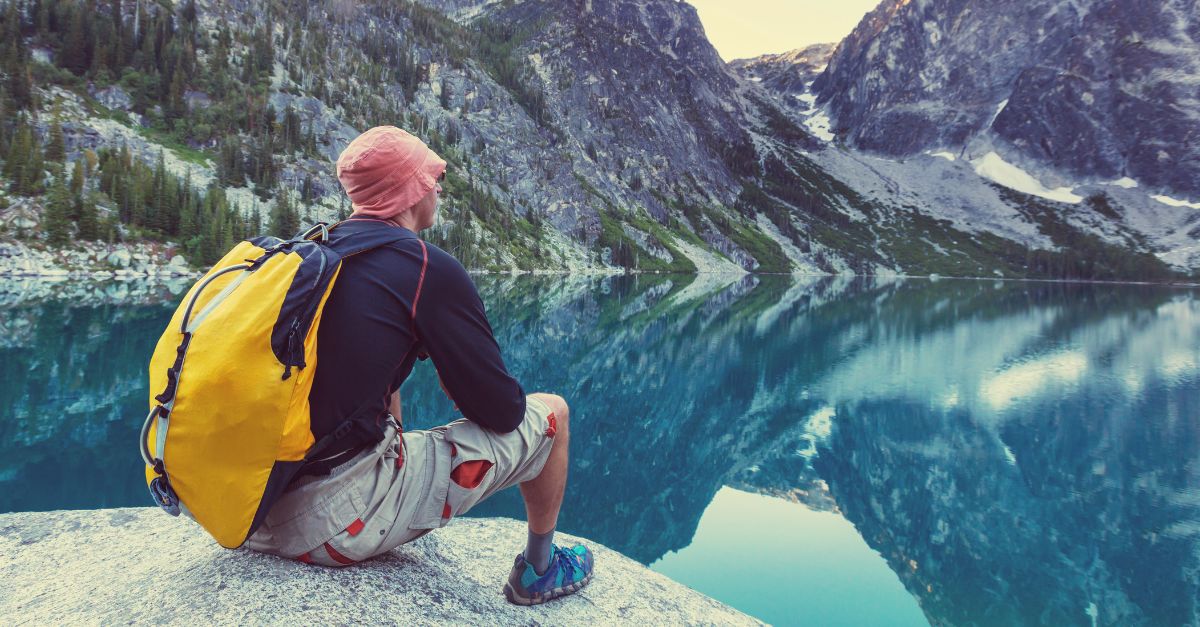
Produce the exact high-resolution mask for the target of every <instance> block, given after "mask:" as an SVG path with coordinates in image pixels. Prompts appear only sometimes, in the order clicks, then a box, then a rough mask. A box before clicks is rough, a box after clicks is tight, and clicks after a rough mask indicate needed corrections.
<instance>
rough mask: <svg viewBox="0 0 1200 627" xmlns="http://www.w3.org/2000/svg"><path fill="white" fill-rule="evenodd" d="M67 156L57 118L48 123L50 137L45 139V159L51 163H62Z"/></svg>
mask: <svg viewBox="0 0 1200 627" xmlns="http://www.w3.org/2000/svg"><path fill="white" fill-rule="evenodd" d="M66 156H67V148H66V143H65V142H64V141H63V130H62V125H61V124H59V123H58V120H54V123H53V124H51V125H50V138H49V139H48V140H47V141H46V160H47V161H50V162H53V163H62V161H63V159H64V158H66Z"/></svg>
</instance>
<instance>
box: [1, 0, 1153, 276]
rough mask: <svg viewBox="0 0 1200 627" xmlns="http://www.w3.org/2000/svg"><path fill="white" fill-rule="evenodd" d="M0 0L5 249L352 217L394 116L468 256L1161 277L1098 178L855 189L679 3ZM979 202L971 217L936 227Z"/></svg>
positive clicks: (210, 248)
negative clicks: (952, 189) (1095, 191)
mask: <svg viewBox="0 0 1200 627" xmlns="http://www.w3.org/2000/svg"><path fill="white" fill-rule="evenodd" d="M0 7H2V15H3V24H2V25H0V29H2V30H0V32H3V34H4V37H3V51H2V59H0V79H2V81H0V82H2V84H0V157H2V158H3V172H2V176H3V180H0V186H2V187H3V188H4V190H5V191H4V193H3V195H0V244H3V242H4V241H8V242H12V243H13V244H12V245H10V248H8V249H6V250H10V251H15V252H12V253H9V254H13V255H18V256H20V255H31V254H34V253H38V251H43V252H46V254H53V253H54V251H58V250H69V249H71V248H72V247H79V246H84V247H85V248H86V247H87V246H89V244H87V242H98V244H95V245H92V246H106V247H107V248H104V250H108V249H109V248H111V246H112V245H116V244H118V243H121V244H132V243H138V242H149V243H154V242H161V243H162V246H165V250H166V251H167V254H171V253H172V252H178V253H182V254H183V255H185V256H186V258H187V259H188V260H189V261H190V262H191V263H192V264H193V265H195V266H203V265H205V264H208V263H211V262H212V261H214V260H215V259H217V258H218V257H219V256H220V255H221V254H222V252H223V251H225V250H227V249H228V248H229V247H230V246H231V245H232V244H233V243H234V242H235V241H237V240H238V239H240V238H243V237H247V236H250V235H253V234H257V233H272V234H277V235H291V234H294V233H295V232H297V231H298V230H299V229H300V228H301V226H302V225H304V224H308V223H311V222H313V221H316V220H335V219H338V218H339V217H344V216H346V215H347V214H348V212H349V207H348V200H347V199H346V198H345V195H344V194H343V193H342V192H341V189H340V187H339V186H338V184H337V181H336V178H335V177H334V175H333V169H334V168H333V162H334V161H335V160H336V158H337V155H338V154H339V152H340V151H341V149H342V148H343V147H344V146H345V145H346V144H347V143H348V142H349V141H350V140H351V139H353V138H354V137H355V136H356V135H357V134H358V133H359V132H360V131H362V130H365V129H366V128H369V127H371V126H375V125H379V124H394V125H397V126H401V127H404V128H406V129H409V130H411V131H412V132H414V133H416V134H417V135H419V136H420V137H422V138H423V139H425V140H426V141H427V142H428V143H429V144H430V146H431V147H433V148H434V150H436V151H437V152H438V153H439V154H441V155H442V156H443V157H445V158H446V159H447V161H449V163H450V169H449V171H448V173H447V176H448V180H447V182H446V184H445V188H446V193H445V194H444V196H443V200H442V204H441V219H440V221H439V223H438V225H436V226H435V227H434V228H433V229H430V230H429V231H427V232H426V233H424V235H425V237H426V238H427V239H429V240H430V241H431V242H433V243H435V244H438V245H441V246H443V247H444V248H447V249H448V250H450V251H451V252H452V253H454V254H455V255H456V256H458V257H459V258H460V259H461V260H462V261H463V262H464V264H465V265H467V266H468V267H471V268H475V269H492V270H558V271H581V270H589V271H590V270H602V271H623V270H637V271H676V272H695V271H738V272H742V271H757V272H794V271H804V272H830V273H845V272H857V273H922V274H924V273H939V274H947V275H972V276H1004V277H1026V276H1030V277H1051V278H1154V279H1164V278H1170V277H1172V276H1175V275H1176V272H1175V270H1172V269H1171V268H1169V267H1168V266H1167V265H1166V264H1164V263H1163V262H1162V261H1161V260H1160V259H1158V258H1156V257H1155V255H1154V253H1155V252H1156V251H1157V250H1158V248H1156V244H1155V243H1154V242H1153V241H1151V240H1148V239H1147V238H1146V237H1145V236H1143V234H1142V233H1140V232H1139V231H1137V230H1136V229H1134V228H1132V227H1131V226H1129V225H1128V224H1125V223H1123V222H1122V221H1121V220H1120V219H1119V213H1120V211H1121V207H1120V205H1119V204H1118V203H1116V201H1115V200H1113V199H1111V198H1107V197H1105V196H1103V195H1097V196H1096V198H1095V199H1094V200H1092V201H1089V202H1090V204H1089V205H1087V207H1088V208H1087V210H1086V211H1084V212H1083V213H1080V211H1079V209H1078V208H1075V207H1070V206H1059V205H1056V204H1055V203H1052V202H1048V201H1045V200H1043V199H1040V198H1036V197H1034V196H1027V195H1025V194H1020V193H1017V192H1010V191H1009V190H1003V189H1000V188H993V187H991V186H990V185H988V184H987V183H985V182H979V183H971V185H972V186H973V187H971V188H970V189H971V192H970V193H969V194H966V193H964V194H960V196H959V197H957V198H953V199H949V200H948V197H946V196H945V195H943V196H941V197H938V198H928V197H926V198H918V199H916V201H915V202H914V199H913V198H908V197H902V196H901V195H898V194H892V195H891V196H888V195H882V196H881V195H879V194H870V193H866V192H865V191H864V190H863V189H860V188H858V187H859V186H860V181H858V180H855V179H853V178H846V177H845V176H844V175H843V174H841V173H837V172H838V170H837V168H838V167H841V166H838V164H837V162H836V161H830V158H831V157H836V156H837V154H838V151H839V150H844V149H835V148H831V147H827V146H824V145H823V144H822V143H821V142H820V141H818V140H817V139H815V138H814V137H813V136H812V135H811V134H810V133H809V132H808V131H806V130H805V128H804V124H802V123H801V121H800V120H798V119H796V118H795V116H794V115H793V113H791V112H789V109H788V108H787V107H781V106H779V105H777V104H775V103H774V102H773V99H772V98H773V97H772V95H771V94H770V93H769V92H768V91H767V90H766V89H765V88H764V87H763V86H760V85H758V84H756V83H755V82H753V81H749V80H745V79H743V78H741V77H739V75H738V74H737V73H736V72H734V71H733V70H731V69H730V68H728V67H727V66H726V65H725V64H724V63H723V62H721V61H720V59H719V57H718V56H717V55H716V53H715V51H714V50H713V48H712V46H711V45H710V44H709V43H708V41H707V39H706V38H705V37H704V32H703V28H702V27H701V26H700V23H699V20H698V18H697V17H696V14H695V11H694V10H693V9H692V8H691V7H690V5H687V4H686V3H678V2H674V1H661V2H660V1H657V0H653V1H650V0H637V1H634V0H594V1H593V2H590V3H587V5H586V6H585V5H578V6H577V5H576V4H574V3H567V4H563V3H556V2H552V1H549V0H529V1H527V2H521V3H508V2H501V3H491V4H487V5H486V6H485V5H484V3H482V2H465V3H461V2H460V3H445V2H438V1H433V0H426V1H425V2H422V3H414V2H408V1H394V2H351V1H349V0H330V1H324V2H315V3H312V2H299V1H288V0H186V2H183V3H171V2H170V1H169V0H161V1H158V2H152V1H149V0H143V1H139V2H130V1H129V0H111V1H108V2H96V1H95V0H61V1H54V0H3V1H0ZM831 168H832V169H831ZM839 177H841V178H839ZM846 181H849V184H848V183H847V182H846ZM864 185H865V184H864ZM980 197H985V200H986V203H984V205H985V206H984V209H983V210H981V211H984V212H985V213H986V212H991V213H990V214H989V215H987V216H984V217H985V218H986V219H983V220H972V221H961V220H957V219H953V216H952V211H951V210H953V209H954V207H953V206H949V207H948V206H947V203H950V204H951V205H953V204H955V203H965V204H968V205H972V206H973V203H976V201H977V199H978V198H980ZM1114 205H1116V207H1115V208H1114ZM1093 206H1095V207H1101V208H1103V207H1107V208H1108V209H1109V211H1110V213H1111V214H1113V215H1117V217H1118V219H1110V218H1107V217H1104V216H1105V215H1106V214H1104V213H1103V212H1102V211H1101V209H1095V210H1094V211H1093V210H1092V209H1091V207H1093ZM947 215H951V218H949V219H948V218H947V217H946V216H947ZM1097 216H1098V217H1097ZM997 224H998V225H1000V226H1001V228H1000V229H996V228H993V225H997ZM13 246H15V247H13ZM155 246H157V244H155ZM155 250H158V249H155ZM38 254H41V253H38ZM2 256H4V252H3V251H2V250H0V257H2ZM93 256H94V255H93Z"/></svg>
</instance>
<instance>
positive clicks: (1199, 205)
mask: <svg viewBox="0 0 1200 627" xmlns="http://www.w3.org/2000/svg"><path fill="white" fill-rule="evenodd" d="M1151 198H1153V199H1154V200H1157V201H1158V202H1161V203H1162V204H1164V205H1170V206H1172V207H1191V208H1192V209H1200V202H1191V201H1189V200H1180V199H1178V198H1171V197H1170V196H1164V195H1162V194H1156V195H1154V196H1151Z"/></svg>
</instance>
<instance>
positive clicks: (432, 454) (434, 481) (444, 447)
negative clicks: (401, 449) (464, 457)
mask: <svg viewBox="0 0 1200 627" xmlns="http://www.w3.org/2000/svg"><path fill="white" fill-rule="evenodd" d="M429 445H430V446H429V447H428V449H427V453H428V454H426V455H424V461H425V468H424V470H425V477H424V479H423V481H422V483H424V485H425V486H426V489H425V490H423V494H422V496H421V501H420V505H419V506H418V507H417V511H416V512H415V513H414V514H413V518H412V523H411V525H410V526H411V527H412V528H413V529H436V528H438V527H444V526H445V525H446V522H447V520H448V519H445V518H443V514H444V513H445V505H446V492H447V491H448V490H449V489H450V462H451V452H450V443H449V442H446V441H445V440H443V439H442V438H440V437H438V438H433V439H432V441H430V442H429ZM414 462H416V460H414V459H408V460H405V463H408V464H411V463H414Z"/></svg>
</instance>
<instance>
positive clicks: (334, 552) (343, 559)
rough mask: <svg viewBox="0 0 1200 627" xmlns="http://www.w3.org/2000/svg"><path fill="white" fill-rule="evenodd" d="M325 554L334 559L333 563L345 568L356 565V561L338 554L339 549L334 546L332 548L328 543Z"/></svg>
mask: <svg viewBox="0 0 1200 627" xmlns="http://www.w3.org/2000/svg"><path fill="white" fill-rule="evenodd" d="M325 552H326V553H328V554H329V557H330V558H332V559H333V561H335V562H337V563H339V564H341V565H343V566H349V565H351V564H353V563H354V560H352V559H350V558H348V557H346V556H345V555H342V554H341V553H338V552H337V549H334V548H333V547H332V546H330V545H329V543H328V542H326V543H325Z"/></svg>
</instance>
